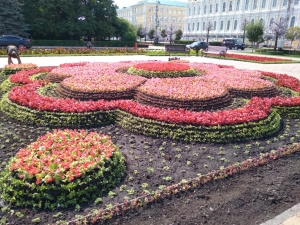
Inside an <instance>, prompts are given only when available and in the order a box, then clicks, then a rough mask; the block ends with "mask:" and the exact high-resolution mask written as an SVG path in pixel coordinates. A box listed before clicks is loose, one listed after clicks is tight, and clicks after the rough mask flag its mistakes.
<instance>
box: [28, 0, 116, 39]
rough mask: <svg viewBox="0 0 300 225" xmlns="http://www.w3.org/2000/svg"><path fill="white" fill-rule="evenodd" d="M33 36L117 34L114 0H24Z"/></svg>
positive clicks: (72, 37) (101, 35) (89, 36)
mask: <svg viewBox="0 0 300 225" xmlns="http://www.w3.org/2000/svg"><path fill="white" fill-rule="evenodd" d="M23 2H24V7H23V8H24V16H25V20H26V22H27V23H29V24H30V25H31V32H30V33H31V34H32V37H33V38H45V39H46V38H47V39H77V40H78V39H80V38H81V37H86V38H87V39H89V40H90V39H91V37H94V38H97V39H98V40H103V39H107V38H109V37H111V36H112V35H114V32H115V27H114V26H113V25H114V24H115V23H116V19H117V12H116V6H115V5H114V4H113V3H114V2H113V0H101V1H96V0H52V1H45V0H23Z"/></svg>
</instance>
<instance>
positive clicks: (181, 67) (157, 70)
mask: <svg viewBox="0 0 300 225" xmlns="http://www.w3.org/2000/svg"><path fill="white" fill-rule="evenodd" d="M127 72H128V73H129V74H135V75H139V76H143V77H147V78H152V77H160V78H164V77H191V76H196V75H197V73H196V71H195V70H194V69H193V68H191V67H190V66H189V65H187V64H182V63H170V62H151V63H149V62H148V63H139V64H136V65H133V66H131V67H130V68H129V69H128V70H127Z"/></svg>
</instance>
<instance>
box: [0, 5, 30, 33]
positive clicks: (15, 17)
mask: <svg viewBox="0 0 300 225" xmlns="http://www.w3.org/2000/svg"><path fill="white" fill-rule="evenodd" d="M0 21H1V23H0V34H12V35H20V36H23V37H28V32H27V31H28V25H27V24H26V23H25V19H24V16H23V14H22V4H21V3H20V1H19V0H9V1H5V0H1V1H0Z"/></svg>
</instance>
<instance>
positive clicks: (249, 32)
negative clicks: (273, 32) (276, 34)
mask: <svg viewBox="0 0 300 225" xmlns="http://www.w3.org/2000/svg"><path fill="white" fill-rule="evenodd" d="M263 34H264V25H263V24H262V23H260V22H259V21H255V22H254V23H249V24H248V25H247V26H246V37H247V38H248V40H249V41H250V42H253V43H254V42H258V41H259V40H261V39H262V35H263Z"/></svg>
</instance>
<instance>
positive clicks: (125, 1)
mask: <svg viewBox="0 0 300 225" xmlns="http://www.w3.org/2000/svg"><path fill="white" fill-rule="evenodd" d="M139 1H140V0H114V2H115V4H116V5H118V6H119V8H120V9H121V8H123V7H128V6H131V5H134V4H136V3H138V2H139ZM175 1H176V0H175ZM177 2H186V0H178V1H177Z"/></svg>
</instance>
